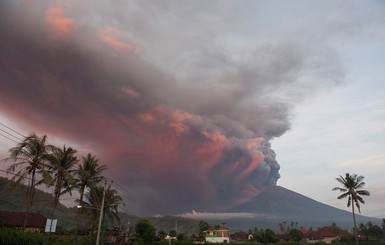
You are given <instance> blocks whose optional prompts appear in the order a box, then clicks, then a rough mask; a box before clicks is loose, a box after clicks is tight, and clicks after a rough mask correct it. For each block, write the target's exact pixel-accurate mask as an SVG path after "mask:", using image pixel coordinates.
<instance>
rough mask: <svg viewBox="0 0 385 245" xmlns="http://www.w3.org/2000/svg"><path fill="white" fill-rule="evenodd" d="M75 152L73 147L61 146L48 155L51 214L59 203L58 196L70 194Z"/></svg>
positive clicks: (75, 161)
mask: <svg viewBox="0 0 385 245" xmlns="http://www.w3.org/2000/svg"><path fill="white" fill-rule="evenodd" d="M76 153H77V151H76V150H74V149H73V148H71V147H68V148H67V147H66V146H63V148H62V149H61V148H57V149H56V150H55V152H54V153H53V154H52V155H51V156H50V157H49V162H48V168H47V169H48V172H49V174H50V177H51V178H50V180H49V181H48V182H47V185H48V186H53V187H54V200H53V208H52V215H53V214H54V212H55V209H56V207H57V205H58V204H59V199H60V196H61V195H63V194H65V193H68V192H69V193H70V194H72V193H71V191H72V189H73V188H74V187H75V184H76V181H75V177H74V175H75V172H76V170H75V168H74V167H75V165H76V164H77V162H78V159H77V157H76V156H75V154H76Z"/></svg>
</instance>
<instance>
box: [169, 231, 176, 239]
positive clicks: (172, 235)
mask: <svg viewBox="0 0 385 245" xmlns="http://www.w3.org/2000/svg"><path fill="white" fill-rule="evenodd" d="M168 234H169V235H170V236H171V237H176V235H177V234H176V230H171V231H170V232H169V233H168Z"/></svg>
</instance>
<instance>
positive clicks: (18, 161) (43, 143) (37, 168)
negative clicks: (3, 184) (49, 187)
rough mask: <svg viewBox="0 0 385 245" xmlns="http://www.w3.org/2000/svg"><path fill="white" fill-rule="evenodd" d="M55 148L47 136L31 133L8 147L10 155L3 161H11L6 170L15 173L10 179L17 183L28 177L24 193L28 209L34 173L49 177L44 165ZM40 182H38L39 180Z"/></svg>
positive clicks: (34, 178) (30, 202)
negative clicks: (13, 145)
mask: <svg viewBox="0 0 385 245" xmlns="http://www.w3.org/2000/svg"><path fill="white" fill-rule="evenodd" d="M55 149H56V147H55V146H53V145H49V144H47V136H46V135H44V136H41V137H39V136H37V135H36V134H34V133H33V134H31V135H29V136H27V137H25V139H24V140H23V141H22V142H20V143H18V144H17V145H16V146H15V147H12V148H11V149H9V151H8V152H9V154H10V157H8V158H6V159H4V160H5V161H13V162H14V163H13V164H12V165H11V166H9V168H8V171H10V172H12V173H15V172H16V173H15V175H14V177H13V178H12V181H14V182H15V183H16V184H17V185H19V184H20V183H24V182H25V180H26V179H28V180H29V181H28V185H27V193H26V209H27V210H28V209H29V208H30V207H31V206H32V203H33V196H34V192H35V187H36V185H37V184H38V183H37V182H36V175H37V174H41V176H42V178H43V179H47V178H48V177H49V175H48V173H47V171H46V167H47V163H48V159H49V156H50V154H52V152H54V151H55ZM39 183H40V182H39Z"/></svg>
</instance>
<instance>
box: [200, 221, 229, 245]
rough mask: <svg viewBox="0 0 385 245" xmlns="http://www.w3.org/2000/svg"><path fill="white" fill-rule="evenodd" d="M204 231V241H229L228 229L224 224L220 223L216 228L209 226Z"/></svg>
mask: <svg viewBox="0 0 385 245" xmlns="http://www.w3.org/2000/svg"><path fill="white" fill-rule="evenodd" d="M204 233H205V240H206V242H211V243H229V242H230V229H229V228H227V227H226V226H225V225H224V224H221V225H220V227H219V228H218V229H215V228H214V227H211V226H210V227H209V228H208V229H207V230H206V231H204Z"/></svg>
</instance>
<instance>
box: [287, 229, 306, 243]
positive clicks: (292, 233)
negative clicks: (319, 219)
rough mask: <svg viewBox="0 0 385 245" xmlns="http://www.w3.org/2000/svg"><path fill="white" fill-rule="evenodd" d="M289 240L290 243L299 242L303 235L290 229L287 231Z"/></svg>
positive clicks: (296, 230)
mask: <svg viewBox="0 0 385 245" xmlns="http://www.w3.org/2000/svg"><path fill="white" fill-rule="evenodd" d="M288 235H289V240H290V241H297V242H298V241H300V240H301V239H302V238H303V234H302V232H301V231H300V230H298V229H291V230H290V231H289V234H288Z"/></svg>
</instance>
